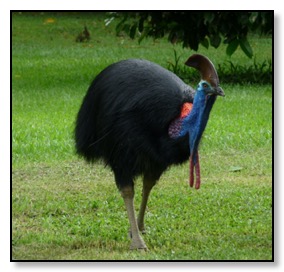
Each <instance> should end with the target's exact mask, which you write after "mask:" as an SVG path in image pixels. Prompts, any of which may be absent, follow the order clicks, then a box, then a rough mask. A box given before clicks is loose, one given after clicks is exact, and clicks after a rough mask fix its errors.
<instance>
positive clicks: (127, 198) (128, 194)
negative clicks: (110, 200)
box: [120, 186, 147, 249]
mask: <svg viewBox="0 0 284 272" xmlns="http://www.w3.org/2000/svg"><path fill="white" fill-rule="evenodd" d="M120 192H121V196H122V197H123V200H124V203H125V207H126V210H127V215H128V219H129V223H130V230H131V236H132V237H131V239H132V242H131V245H130V249H147V246H146V244H145V242H144V241H143V239H142V237H141V236H140V234H139V230H138V225H137V221H136V217H135V210H134V203H133V200H134V188H133V186H129V187H125V188H122V189H121V191H120Z"/></svg>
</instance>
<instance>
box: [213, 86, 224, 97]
mask: <svg viewBox="0 0 284 272" xmlns="http://www.w3.org/2000/svg"><path fill="white" fill-rule="evenodd" d="M214 94H216V95H220V96H225V93H224V91H223V89H222V88H221V87H220V86H217V87H215V88H214Z"/></svg>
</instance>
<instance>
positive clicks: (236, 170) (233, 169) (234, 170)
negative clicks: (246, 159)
mask: <svg viewBox="0 0 284 272" xmlns="http://www.w3.org/2000/svg"><path fill="white" fill-rule="evenodd" d="M242 169H243V168H242V167H240V166H231V167H230V169H229V172H240V171H241V170H242Z"/></svg>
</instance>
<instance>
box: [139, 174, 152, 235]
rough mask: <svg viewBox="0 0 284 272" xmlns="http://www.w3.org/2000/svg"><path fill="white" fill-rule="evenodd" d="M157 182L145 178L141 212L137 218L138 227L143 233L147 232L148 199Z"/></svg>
mask: <svg viewBox="0 0 284 272" xmlns="http://www.w3.org/2000/svg"><path fill="white" fill-rule="evenodd" d="M155 184H156V181H152V180H148V179H145V178H144V180H143V192H142V201H141V205H140V210H139V214H138V218H137V222H138V228H139V230H140V231H141V232H142V233H143V234H144V233H146V231H145V226H144V215H145V211H146V207H147V201H148V198H149V195H150V192H151V190H152V188H153V186H154V185H155Z"/></svg>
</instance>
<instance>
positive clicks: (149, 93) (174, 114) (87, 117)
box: [75, 54, 224, 249]
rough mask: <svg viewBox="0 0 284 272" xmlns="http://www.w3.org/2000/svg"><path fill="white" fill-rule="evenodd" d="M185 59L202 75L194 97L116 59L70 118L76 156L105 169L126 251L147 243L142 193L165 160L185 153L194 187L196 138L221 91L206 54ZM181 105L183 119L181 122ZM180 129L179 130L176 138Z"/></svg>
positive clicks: (134, 62) (154, 70) (180, 85)
mask: <svg viewBox="0 0 284 272" xmlns="http://www.w3.org/2000/svg"><path fill="white" fill-rule="evenodd" d="M186 64H187V65H188V66H191V67H194V68H196V69H198V70H199V71H200V73H201V77H202V79H204V80H203V81H201V83H200V84H199V85H198V91H199V92H200V93H199V95H196V96H195V93H196V91H195V90H194V89H192V88H191V87H190V86H188V85H187V84H185V83H184V82H183V81H182V80H181V79H180V78H178V77H177V76H176V75H175V74H173V73H172V72H170V71H168V70H166V69H164V68H162V67H161V66H159V65H157V64H154V63H152V62H149V61H146V60H139V59H130V60H124V61H120V62H118V63H115V64H112V65H110V66H108V67H107V68H106V69H105V70H103V71H102V72H101V73H100V74H99V75H98V76H97V77H96V78H95V79H94V81H93V82H92V84H91V85H90V87H89V89H88V92H87V94H86V96H85V98H84V100H83V103H82V105H81V108H80V110H79V113H78V116H77V121H76V128H75V141H76V150H77V153H78V154H79V155H81V156H83V157H84V158H85V159H86V160H87V161H89V162H94V161H95V160H96V159H103V160H104V161H105V163H106V164H107V165H109V166H110V167H111V169H112V170H113V172H114V176H115V181H116V184H117V187H118V189H119V190H120V192H121V195H122V197H123V200H124V202H125V207H126V210H127V214H128V218H129V222H130V232H131V238H132V243H131V246H130V248H131V249H146V248H147V247H146V245H145V243H144V241H143V239H142V237H141V236H140V234H139V231H142V232H145V226H144V214H145V210H146V205H147V201H148V197H149V194H150V191H151V189H152V188H153V186H154V185H155V184H156V182H157V180H158V179H159V178H160V176H161V174H162V173H163V172H164V171H165V170H166V169H167V168H168V167H169V166H170V165H173V164H180V163H182V162H184V161H185V160H187V159H188V158H189V157H190V158H191V159H190V161H191V164H190V185H191V186H192V185H193V182H194V175H193V170H194V168H195V170H196V177H197V182H196V188H197V189H198V188H199V186H200V167H199V159H198V153H197V147H198V143H199V140H200V138H201V136H202V133H203V131H204V129H205V126H206V123H207V120H208V118H209V113H210V110H211V108H212V106H213V103H214V101H215V99H216V96H217V95H224V93H223V91H222V89H221V88H220V87H219V79H218V76H217V72H216V70H215V68H214V66H213V64H212V63H211V62H210V60H209V59H207V58H206V57H204V56H202V55H198V54H195V55H193V56H191V57H190V58H189V59H188V61H187V62H186ZM194 97H199V98H200V99H201V100H199V101H197V100H198V99H199V98H197V100H194ZM194 101H196V102H194ZM202 101H203V102H202ZM209 101H211V102H212V103H211V102H209ZM192 103H193V104H192ZM200 103H201V104H200ZM184 105H186V107H184ZM194 107H195V108H194ZM199 107H200V110H199ZM184 108H185V109H186V114H188V115H186V116H187V117H188V118H184V119H183V117H184V114H185V112H184ZM191 108H194V110H192V113H193V114H192V115H190V112H191V110H190V109H191ZM179 118H180V119H179ZM177 120H178V121H177ZM187 120H189V121H188V122H189V123H187ZM176 124H177V125H176ZM195 124H196V125H195ZM179 127H180V128H179ZM181 128H182V131H183V132H185V134H183V135H179V134H180V133H179V130H180V129H181ZM190 134H192V135H195V136H194V137H195V138H194V139H193V138H192V139H191V140H194V141H191V142H193V143H192V144H191V147H192V149H196V150H195V151H194V153H193V154H192V152H191V150H190V144H189V142H190V141H189V140H190ZM171 135H174V137H171ZM176 135H177V137H176ZM139 175H142V176H143V192H142V202H141V205H140V210H139V214H138V217H137V219H136V215H135V209H134V204H133V199H134V179H135V178H136V177H137V176H139Z"/></svg>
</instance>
